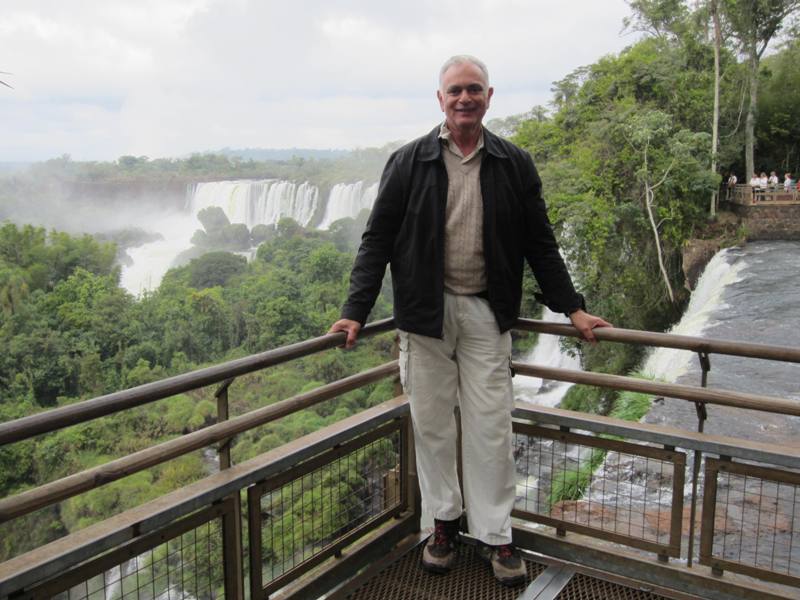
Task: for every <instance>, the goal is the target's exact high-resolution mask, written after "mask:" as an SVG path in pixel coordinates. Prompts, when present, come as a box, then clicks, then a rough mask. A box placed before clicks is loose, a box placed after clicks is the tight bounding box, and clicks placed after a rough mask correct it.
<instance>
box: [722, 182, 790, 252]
mask: <svg viewBox="0 0 800 600" xmlns="http://www.w3.org/2000/svg"><path fill="white" fill-rule="evenodd" d="M720 198H721V200H722V206H724V207H725V208H727V209H728V210H730V211H731V212H733V213H735V214H736V215H737V216H738V217H739V218H740V219H741V221H742V224H743V225H744V227H745V233H746V236H747V239H748V241H756V240H800V191H798V190H797V188H796V187H794V188H793V189H792V190H790V191H788V192H787V191H784V189H783V186H779V187H776V188H769V189H766V190H759V189H756V188H753V187H752V186H750V185H737V186H735V188H734V189H733V190H727V189H726V190H724V191H723V192H722V193H721V196H720Z"/></svg>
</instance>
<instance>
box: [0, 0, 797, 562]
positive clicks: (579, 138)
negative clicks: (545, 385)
mask: <svg viewBox="0 0 800 600" xmlns="http://www.w3.org/2000/svg"><path fill="white" fill-rule="evenodd" d="M751 4H752V5H759V6H760V5H761V4H764V5H769V7H772V8H775V9H776V10H777V8H780V12H781V14H783V11H784V10H785V9H786V8H787V7H788V8H794V7H796V6H795V5H796V3H792V2H788V3H787V2H751V3H744V2H739V3H737V2H732V1H729V2H721V3H720V6H719V7H718V10H717V11H716V13H715V11H714V10H711V9H712V5H713V7H716V3H713V2H711V3H700V5H699V8H692V9H691V10H690V9H689V8H688V6H687V5H686V4H685V3H683V2H680V1H678V0H639V1H635V2H631V8H632V11H633V12H632V17H631V19H630V22H629V23H628V27H629V28H630V29H632V30H635V31H638V32H645V35H644V36H643V37H642V38H641V40H640V41H638V42H636V43H633V44H632V45H631V46H630V47H629V48H628V49H626V50H625V51H623V52H622V53H620V54H619V55H616V56H605V57H603V58H601V59H600V60H598V61H597V62H595V63H594V64H592V65H589V66H586V67H582V68H580V69H577V70H576V71H574V72H573V73H570V74H569V75H567V76H566V77H564V78H563V79H562V80H561V81H558V82H556V83H555V84H554V88H553V92H554V98H553V102H552V105H551V107H550V109H549V110H548V109H545V108H543V107H536V108H534V109H533V110H532V111H531V112H530V113H529V114H526V115H520V116H516V117H512V118H509V119H500V120H495V121H493V122H491V123H490V126H491V127H492V128H494V129H495V130H497V131H500V132H502V133H503V134H505V135H508V136H509V137H511V139H512V140H513V141H515V142H516V143H517V144H519V145H520V146H522V147H523V148H525V149H527V150H528V151H529V152H530V153H531V154H532V155H533V157H534V160H535V161H536V163H537V165H538V168H539V171H540V174H541V176H542V178H543V181H544V186H545V192H546V198H547V201H548V204H549V211H550V217H551V220H552V221H553V223H554V225H555V227H556V230H557V231H558V233H559V235H560V238H561V240H562V245H563V252H564V254H565V256H566V258H567V260H568V262H569V264H570V267H571V271H572V272H573V274H574V277H575V279H576V283H577V285H578V287H579V288H580V289H581V291H582V292H583V293H584V294H585V295H586V297H587V304H588V306H589V309H590V310H591V311H592V312H594V313H595V314H599V315H602V316H604V317H605V318H606V319H607V320H610V321H611V322H613V323H615V324H618V325H619V326H622V327H626V328H635V329H650V330H663V329H664V328H666V327H667V326H668V325H670V324H671V323H673V322H674V321H675V320H676V319H677V318H678V316H679V315H680V314H681V311H682V309H683V308H684V306H685V304H686V301H687V299H688V290H687V289H686V287H685V286H684V281H683V275H682V271H681V250H682V248H683V246H684V244H686V243H687V241H688V240H690V239H692V238H694V237H698V236H702V235H704V232H705V231H706V226H707V224H708V222H709V220H710V219H712V218H713V213H714V212H715V210H716V209H712V197H713V195H714V194H715V193H716V191H717V190H718V189H719V186H720V181H721V173H722V174H726V173H727V172H728V171H730V170H733V171H735V172H736V173H737V175H738V176H739V179H740V181H743V180H745V179H746V177H745V168H746V167H745V163H746V154H745V151H744V148H745V146H746V145H747V139H746V137H747V136H746V127H745V125H746V118H745V117H746V115H747V114H748V113H749V112H750V109H751V108H752V112H753V114H754V115H756V116H757V120H756V126H755V142H754V147H755V157H756V158H755V168H756V169H757V170H759V171H761V170H767V171H770V170H780V171H781V174H782V172H784V171H792V172H797V171H799V170H800V152H798V140H800V120H798V118H797V117H798V115H797V108H798V107H800V70H798V69H797V68H796V65H797V62H798V59H800V41H798V36H797V35H794V34H793V33H792V34H791V35H789V36H788V39H787V40H786V41H785V42H783V45H782V46H780V47H779V49H778V50H777V51H776V52H775V53H774V54H772V55H771V56H767V57H765V58H763V60H761V62H760V67H759V70H758V71H757V73H756V76H757V79H758V81H757V83H758V84H759V87H758V95H757V104H756V105H752V106H751V104H750V99H751V98H752V96H751V89H752V81H751V75H752V74H751V72H750V71H749V65H750V64H751V63H750V62H748V61H747V60H746V48H745V45H744V42H743V41H742V40H743V39H745V37H746V36H745V34H746V32H744V31H743V29H742V27H741V26H740V25H737V23H739V22H740V21H737V18H739V17H741V15H740V14H738V13H737V12H736V11H737V10H739V11H740V12H741V11H742V10H744V8H742V7H744V6H745V5H747V6H750V5H751ZM773 5H775V6H773ZM776 7H777V8H776ZM790 12H791V11H790ZM714 14H717V16H718V17H719V20H720V22H721V35H720V38H721V39H722V43H721V44H719V64H720V69H719V73H720V75H719V82H720V102H719V149H718V151H717V153H716V154H713V155H712V129H713V127H712V125H713V121H714V118H713V116H714V82H715V69H714V63H715V58H714V55H715V50H714V42H713V40H714V35H713V30H714V28H713V25H712V24H711V23H712V22H713V20H714V19H713V18H712V17H713V16H714ZM759 14H761V13H759ZM787 14H788V13H787ZM756 16H758V15H756ZM762 16H763V15H762ZM784 16H785V15H784ZM759 18H760V17H759ZM740 20H741V19H740ZM782 22H783V21H781V22H780V23H778V27H777V29H779V28H780V25H781V23H782ZM737 27H738V29H737ZM759 31H761V32H762V33H761V34H760V35H762V38H763V37H764V35H767V34H765V33H763V31H764V30H763V28H762V30H759ZM773 34H774V31H773V33H770V34H769V35H770V36H772V35H773ZM762 41H763V40H762ZM767 41H769V38H767ZM498 93H502V90H498ZM421 133H422V132H421ZM387 151H388V150H387V149H381V150H374V151H363V152H361V153H360V154H359V153H355V154H353V155H352V156H350V157H349V158H348V157H345V158H337V159H336V160H335V161H332V162H326V161H325V160H307V161H306V160H302V159H296V160H289V161H283V162H280V163H277V162H276V163H257V162H254V161H237V160H235V159H231V158H228V157H225V156H209V155H198V156H196V157H191V158H189V159H184V160H166V159H165V160H149V159H147V158H146V157H121V158H120V159H119V160H118V161H117V162H116V163H76V162H73V161H71V160H69V159H68V157H62V158H61V159H56V160H54V161H49V162H48V163H44V164H42V165H37V166H35V167H34V168H33V169H32V170H31V171H30V172H29V173H28V174H27V175H26V176H25V177H27V178H29V179H28V180H27V181H28V182H30V181H34V182H35V181H38V180H42V181H45V180H47V181H49V180H50V179H52V178H55V179H58V177H62V178H66V177H68V178H71V179H73V180H75V179H77V180H86V181H118V180H130V181H142V180H152V179H159V178H161V179H169V178H172V177H178V176H185V175H187V173H188V174H190V175H192V176H195V175H198V174H202V177H203V178H207V179H211V178H236V177H265V176H275V177H281V178H289V179H303V180H308V179H311V180H314V178H315V177H316V178H317V180H318V182H324V181H331V182H335V181H337V179H336V178H337V177H338V178H339V179H338V180H339V181H341V180H345V179H346V180H354V179H359V178H368V177H370V176H371V173H372V172H373V171H374V170H375V169H377V167H376V164H375V163H377V162H380V160H383V159H385V156H386V152H387ZM712 160H713V161H714V164H716V165H717V166H718V168H717V169H716V170H714V169H712ZM348 161H350V163H352V165H356V166H353V167H352V169H351V171H347V169H348V168H349V167H348V164H350V163H348ZM352 165H351V166H352ZM368 170H370V171H369V173H370V174H369V175H368V174H367V172H368ZM345 172H346V173H347V174H346V175H345V176H343V175H342V173H345ZM312 173H315V175H313V177H312V175H311V174H312ZM9 181H11V182H10V183H9ZM32 189H34V188H31V187H30V186H28V183H20V180H19V179H14V180H7V181H6V182H5V184H4V186H3V191H2V193H3V200H4V202H5V200H6V199H8V200H9V202H11V201H12V200H14V199H18V197H17V196H14V194H15V193H19V191H20V190H23V191H25V192H26V193H27V192H30V191H31V190H32ZM25 200H30V201H35V198H30V199H25ZM225 226H227V225H225ZM362 227H363V216H362V217H361V218H360V219H345V220H342V221H340V222H337V223H336V224H335V225H334V226H333V227H332V228H331V230H330V231H327V232H321V231H314V230H304V229H303V228H302V227H300V226H299V225H297V224H296V223H294V222H291V221H282V222H281V223H280V224H279V225H278V227H277V229H276V230H275V231H274V232H271V233H270V234H269V235H266V234H265V235H263V237H262V238H261V239H260V241H261V245H260V246H259V248H258V251H257V255H256V257H255V259H254V260H252V261H251V262H249V263H248V262H247V261H245V260H244V259H243V258H241V257H238V256H236V255H234V254H230V253H229V252H226V251H225V250H226V248H224V247H221V245H220V244H216V243H214V242H213V240H214V231H213V230H212V229H213V228H211V229H210V228H208V227H207V228H206V231H205V232H200V234H198V235H197V236H196V242H197V243H198V244H203V245H204V246H203V247H204V248H205V249H207V250H208V251H209V252H208V253H206V254H205V255H203V256H201V257H199V258H196V259H194V260H193V261H191V262H190V263H189V264H188V265H186V266H183V267H180V268H176V269H173V270H172V271H170V272H169V273H168V275H167V276H166V277H165V279H164V280H163V282H162V284H161V286H160V287H159V288H158V289H157V290H155V291H153V292H151V293H148V294H146V295H144V296H143V297H141V298H134V297H133V296H131V295H130V294H129V293H127V292H126V291H125V290H124V289H122V288H121V287H120V286H119V265H118V263H117V261H116V258H115V257H116V256H117V252H116V248H115V246H114V245H113V244H112V243H108V242H104V241H102V240H99V239H96V238H93V237H91V236H88V235H86V236H80V235H67V234H65V233H60V232H57V231H46V230H45V229H42V228H38V227H35V226H32V225H27V224H23V223H10V222H7V223H5V224H4V225H2V226H1V227H0V336H1V337H2V340H3V345H4V349H5V351H4V352H3V353H2V355H0V392H1V393H2V396H1V397H0V421H7V420H11V419H15V418H19V417H22V416H25V415H28V414H31V413H34V412H37V411H41V410H46V409H49V408H52V407H55V406H62V405H66V404H69V403H72V402H76V401H78V400H81V399H85V398H90V397H94V396H97V395H100V394H104V393H108V392H111V391H115V390H118V389H122V388H126V387H131V386H135V385H139V384H142V383H146V382H149V381H154V380H157V379H159V378H163V377H165V376H169V375H174V374H178V373H183V372H186V371H189V370H191V369H194V368H198V367H201V366H204V365H209V364H213V363H217V362H220V361H224V360H228V359H231V358H236V357H240V356H244V355H247V354H249V353H253V352H258V351H262V350H266V349H269V348H274V347H277V346H280V345H283V344H287V343H291V342H295V341H298V340H301V339H304V338H309V337H313V336H317V335H320V334H322V333H324V332H325V330H326V329H327V327H328V326H329V325H330V323H332V322H333V321H334V320H335V319H336V318H337V317H338V314H339V308H340V306H341V303H342V301H343V299H344V295H345V293H346V287H347V277H348V273H349V269H350V266H351V264H352V259H353V255H354V251H355V248H354V240H355V239H357V237H358V231H360V230H361V228H362ZM254 233H255V230H254V232H250V234H251V235H253V234H254ZM262 233H263V232H262ZM526 286H527V287H528V288H533V287H534V284H533V282H532V281H527V282H526ZM528 291H529V292H532V291H533V290H532V289H529V290H528ZM526 298H527V301H526V304H525V307H524V310H523V314H524V315H525V316H535V315H536V310H537V308H536V306H535V304H534V302H533V300H532V294H531V293H529V294H527V296H526ZM390 303H391V296H390V294H389V293H388V291H387V289H386V286H385V289H384V293H383V294H382V296H381V298H380V299H379V302H378V304H377V305H376V307H375V310H374V311H373V313H372V316H371V318H372V319H377V318H381V317H385V316H388V315H390V314H391V304H390ZM390 346H391V340H390V339H388V338H387V337H385V336H384V337H381V338H379V339H374V340H369V341H366V342H362V343H361V344H360V346H359V348H358V349H356V350H355V351H353V352H349V353H342V352H328V353H324V354H321V355H318V356H314V357H310V358H307V359H304V360H301V361H297V362H295V363H292V364H291V365H287V366H285V367H279V368H273V369H270V370H269V371H266V372H263V373H259V374H254V375H250V376H246V377H241V378H239V379H237V381H236V383H235V384H234V386H233V388H232V390H231V394H230V396H231V400H232V406H231V411H232V413H233V414H242V413H244V412H246V411H247V410H250V409H252V408H255V407H257V406H263V405H266V404H269V403H271V402H274V401H276V400H278V399H283V398H286V397H288V396H290V395H292V394H295V393H297V392H300V391H303V390H307V389H311V388H313V387H316V386H318V385H320V384H321V383H324V382H326V381H330V380H332V379H335V378H339V377H342V376H345V375H347V374H349V373H352V372H356V371H359V370H362V369H364V368H367V367H371V366H374V365H375V364H378V363H380V362H382V361H383V359H384V357H385V356H386V355H387V354H388V353H389V352H390ZM576 351H580V352H581V354H582V356H583V360H584V365H585V367H586V368H588V369H592V370H595V371H604V372H611V373H627V372H630V371H632V370H635V368H636V365H637V364H638V362H639V360H640V359H641V356H640V354H639V353H638V352H637V351H636V350H635V349H631V348H623V347H622V346H618V345H614V344H608V345H599V346H596V347H591V348H576ZM212 393H213V390H208V391H204V392H198V393H191V394H185V395H181V396H178V397H175V398H171V399H169V400H166V401H162V402H158V403H155V404H151V405H148V406H147V407H143V408H140V409H136V410H131V411H126V412H125V413H122V414H119V415H114V416H111V417H107V418H103V419H100V420H97V421H95V422H93V423H90V424H87V425H82V426H76V427H71V428H68V429H64V430H62V431H59V432H56V433H53V434H48V435H46V436H41V437H40V438H36V439H34V440H30V441H27V442H24V443H20V444H14V445H11V446H7V447H3V448H0V495H2V496H3V497H7V496H10V495H13V494H16V493H19V492H21V491H23V490H25V489H27V488H30V487H33V486H36V485H40V484H42V483H45V482H48V481H52V480H55V479H57V478H59V477H62V476H65V475H67V474H70V473H74V472H77V471H79V470H82V469H85V468H88V467H92V466H95V465H98V464H102V463H104V462H107V461H108V460H110V459H111V458H113V457H116V456H121V455H124V454H128V453H130V452H133V451H136V450H138V449H141V448H143V447H146V446H150V445H152V444H153V443H155V442H157V441H163V440H166V439H169V438H171V437H174V436H178V435H181V434H183V433H186V432H189V431H193V430H196V429H198V428H201V427H204V426H206V425H208V424H211V423H213V422H214V419H215V406H214V404H213V401H212V398H213V396H212ZM391 393H392V389H391V383H390V382H385V383H382V384H379V385H376V386H373V387H371V388H369V389H366V390H362V391H357V392H353V393H350V394H348V395H346V396H345V397H343V398H340V399H338V400H336V401H335V402H329V403H325V404H323V405H320V406H318V407H316V408H314V409H311V410H307V411H304V412H302V413H300V414H297V415H294V416H293V417H290V418H288V419H284V420H283V421H281V422H279V423H276V424H274V425H269V426H266V427H262V428H259V429H258V430H255V431H252V432H249V433H248V434H245V435H242V436H239V437H238V438H237V439H236V442H235V446H234V449H233V456H234V461H235V462H240V461H242V460H244V459H246V458H249V457H251V456H254V455H255V454H257V453H260V452H264V451H266V450H269V449H271V448H274V447H276V446H278V445H280V444H282V443H283V442H285V441H287V440H289V439H291V438H294V437H296V436H298V435H302V434H304V433H307V432H310V431H313V430H315V429H317V428H319V427H321V426H323V425H325V424H328V423H330V422H333V421H335V420H338V419H340V418H343V417H345V416H347V415H349V414H352V413H353V412H356V411H358V410H361V409H363V408H364V407H367V406H370V405H373V404H375V403H377V402H379V401H382V400H383V399H385V398H387V397H389V396H390V394H391ZM616 401H617V398H616V396H615V395H614V394H611V393H607V392H596V391H592V390H587V389H582V388H580V387H576V388H573V391H571V393H570V395H569V396H568V398H567V399H566V401H565V405H566V406H568V407H572V408H578V409H582V410H591V411H595V412H604V413H608V412H610V411H614V410H617V411H620V410H624V407H620V406H615V402H616ZM633 418H635V416H634V417H633ZM208 469H209V465H208V464H206V462H204V459H203V456H202V455H201V454H194V455H190V456H186V457H184V458H182V459H181V460H176V461H172V462H170V463H168V464H166V465H162V466H161V467H159V468H155V469H151V470H150V471H147V472H144V473H139V474H137V475H134V476H131V477H128V478H127V479H124V480H122V481H120V482H118V483H116V484H113V485H108V486H104V487H101V488H98V489H97V490H94V491H93V492H90V493H88V494H84V495H82V496H79V497H76V498H73V499H71V500H69V501H66V502H64V503H62V504H61V505H59V506H57V507H53V508H51V509H45V510H42V511H39V512H37V513H34V514H32V515H30V516H28V517H25V518H24V519H21V520H19V521H17V522H15V523H14V527H13V532H12V531H10V530H9V529H8V528H7V527H3V528H2V529H0V559H3V558H7V557H9V556H12V555H14V554H17V553H19V552H21V551H24V550H26V549H29V548H31V547H33V546H36V545H39V544H41V543H43V542H45V541H47V540H51V539H54V538H55V537H58V536H60V535H63V534H64V533H66V532H69V531H73V530H75V529H78V528H80V527H84V526H86V525H87V524H90V523H92V522H94V521H97V520H100V519H102V518H103V517H106V516H108V515H110V514H114V513H117V512H120V511H121V510H124V509H126V508H128V507H130V506H133V505H136V504H140V503H141V502H143V501H145V500H147V499H149V498H152V497H155V496H157V495H160V494H162V493H164V492H166V491H168V490H171V489H175V488H177V487H179V486H182V485H185V484H186V483H188V482H190V481H193V480H195V479H197V478H199V477H201V476H203V475H204V474H205V473H206V472H207V471H208Z"/></svg>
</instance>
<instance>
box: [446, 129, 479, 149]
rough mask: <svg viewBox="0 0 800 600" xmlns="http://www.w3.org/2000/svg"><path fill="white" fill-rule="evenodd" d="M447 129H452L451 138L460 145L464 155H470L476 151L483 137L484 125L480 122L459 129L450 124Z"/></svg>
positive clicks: (459, 147)
mask: <svg viewBox="0 0 800 600" xmlns="http://www.w3.org/2000/svg"><path fill="white" fill-rule="evenodd" d="M447 129H448V130H449V131H450V140H451V141H452V142H453V143H454V144H455V145H456V146H458V149H459V150H461V153H462V154H463V155H464V156H469V155H470V154H472V153H473V152H474V151H475V148H477V146H478V141H480V139H481V131H482V126H481V125H480V124H479V125H477V126H475V127H470V128H467V129H457V128H456V127H452V126H450V125H449V124H448V125H447Z"/></svg>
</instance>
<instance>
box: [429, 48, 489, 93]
mask: <svg viewBox="0 0 800 600" xmlns="http://www.w3.org/2000/svg"><path fill="white" fill-rule="evenodd" d="M464 63H470V64H472V65H475V66H476V67H478V68H479V69H480V70H481V73H483V78H484V79H485V80H486V85H487V86H488V85H489V69H487V68H486V65H485V64H483V61H482V60H480V59H479V58H475V57H474V56H472V55H470V54H456V55H455V56H451V57H450V58H448V59H447V60H446V61H445V63H444V64H443V65H442V68H441V69H440V70H439V87H442V79H444V74H445V73H446V72H447V69H449V68H450V67H452V66H455V65H461V64H464Z"/></svg>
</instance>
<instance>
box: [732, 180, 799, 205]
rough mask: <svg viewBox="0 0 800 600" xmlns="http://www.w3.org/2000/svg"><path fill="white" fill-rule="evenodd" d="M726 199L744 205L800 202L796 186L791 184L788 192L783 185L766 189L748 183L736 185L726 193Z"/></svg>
mask: <svg viewBox="0 0 800 600" xmlns="http://www.w3.org/2000/svg"><path fill="white" fill-rule="evenodd" d="M726 200H727V201H728V202H730V203H732V204H741V205H744V206H748V205H752V204H761V203H765V204H786V203H795V204H796V203H800V192H799V191H798V190H797V186H793V187H792V189H791V190H789V191H788V192H787V191H786V190H784V189H783V185H780V186H778V187H770V188H767V189H761V188H755V187H753V186H751V185H749V184H744V185H737V186H735V187H734V189H733V191H732V192H730V191H729V193H728V195H727V197H726Z"/></svg>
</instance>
